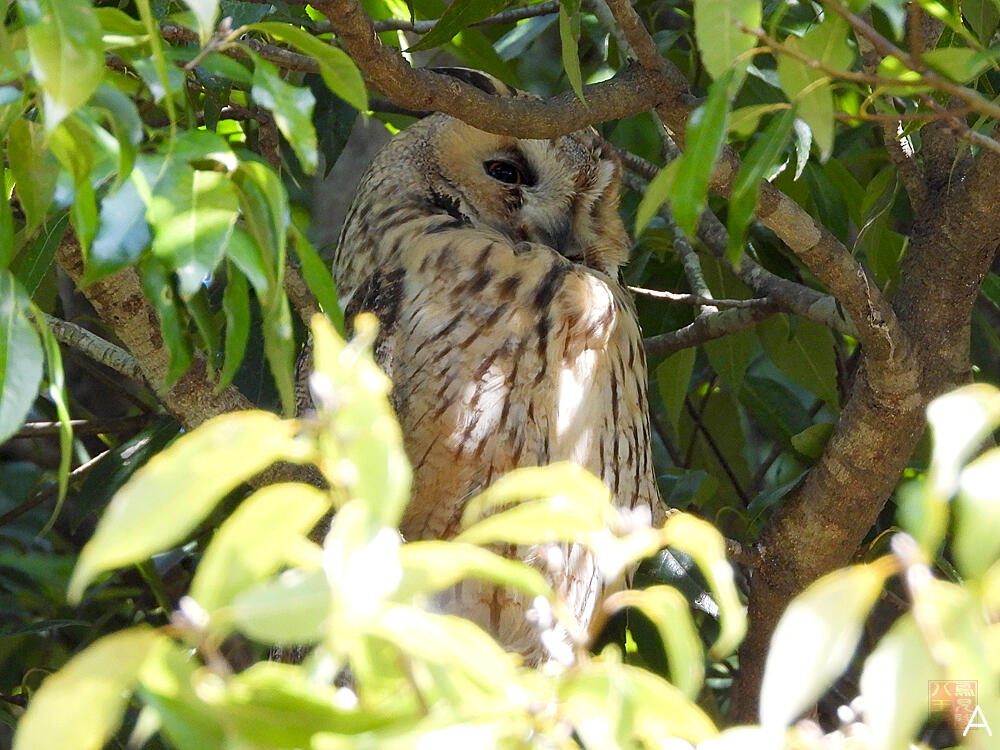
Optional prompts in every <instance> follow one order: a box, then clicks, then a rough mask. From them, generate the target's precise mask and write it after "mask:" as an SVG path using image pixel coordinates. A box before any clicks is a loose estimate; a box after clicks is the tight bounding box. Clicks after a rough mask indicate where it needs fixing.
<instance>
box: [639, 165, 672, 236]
mask: <svg viewBox="0 0 1000 750" xmlns="http://www.w3.org/2000/svg"><path fill="white" fill-rule="evenodd" d="M678 162H679V160H677V159H675V160H674V161H672V162H670V163H669V164H667V166H665V167H664V168H663V169H661V170H660V171H659V172H657V173H656V177H654V178H653V179H652V180H651V181H650V183H649V186H648V187H647V188H646V192H645V193H643V194H642V200H641V201H639V208H638V209H636V212H635V229H634V230H633V231H634V232H635V235H636V237H638V236H639V235H640V234H642V232H643V230H644V229H645V228H646V227H647V226H648V225H649V222H650V220H651V219H652V218H653V217H654V216H656V213H657V211H659V210H660V206H662V205H663V202H664V201H665V200H666V199H667V198H668V197H669V196H670V192H671V190H672V189H673V184H674V181H675V180H676V179H677V168H678V166H679V163H678Z"/></svg>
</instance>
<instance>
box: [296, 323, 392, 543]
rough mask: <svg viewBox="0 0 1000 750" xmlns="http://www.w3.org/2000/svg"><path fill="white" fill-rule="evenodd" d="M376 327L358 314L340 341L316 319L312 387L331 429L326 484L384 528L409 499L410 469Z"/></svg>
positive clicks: (326, 446) (314, 324)
mask: <svg viewBox="0 0 1000 750" xmlns="http://www.w3.org/2000/svg"><path fill="white" fill-rule="evenodd" d="M376 327H377V323H376V321H375V319H374V317H373V316H358V318H357V320H356V321H355V337H354V339H352V340H351V341H350V342H349V343H344V341H343V339H341V338H340V337H339V336H338V335H337V334H336V332H335V331H334V330H333V326H332V325H331V324H330V322H329V321H328V320H326V318H323V317H322V316H318V315H317V316H316V317H314V318H313V323H312V331H313V359H314V363H315V365H314V372H313V375H312V378H311V379H310V385H311V386H312V388H313V393H314V394H315V395H316V396H317V397H318V398H317V404H316V406H317V408H318V410H319V412H320V418H321V419H324V420H328V424H329V426H330V430H329V433H328V434H329V437H330V441H329V442H328V443H326V444H324V445H323V450H324V456H325V459H326V461H327V462H328V463H327V465H326V466H324V472H325V473H326V475H327V477H328V478H329V479H330V482H331V483H332V484H334V485H336V486H342V487H344V488H345V489H346V490H347V492H348V495H349V496H350V497H352V498H356V499H358V500H360V501H361V502H362V503H364V504H365V505H366V506H367V507H368V509H369V510H370V511H371V513H372V515H373V516H374V517H375V518H376V519H378V520H379V521H380V522H381V523H382V524H383V525H385V526H396V525H397V524H398V523H399V519H400V517H401V516H402V513H403V509H404V508H405V506H406V503H407V502H409V499H410V479H411V470H410V464H409V461H408V460H407V458H406V452H405V450H404V449H403V436H402V432H401V430H400V428H399V423H398V422H397V421H396V418H395V414H394V412H393V411H392V406H391V405H390V404H389V398H388V397H389V391H390V390H391V388H392V383H391V381H390V380H389V378H388V377H386V375H385V373H383V372H382V370H380V369H379V367H378V365H377V364H376V363H375V359H374V356H373V354H372V347H373V346H374V341H375V333H376ZM344 465H346V466H349V467H351V469H352V471H345V470H344V469H343V466H344ZM345 475H346V476H345Z"/></svg>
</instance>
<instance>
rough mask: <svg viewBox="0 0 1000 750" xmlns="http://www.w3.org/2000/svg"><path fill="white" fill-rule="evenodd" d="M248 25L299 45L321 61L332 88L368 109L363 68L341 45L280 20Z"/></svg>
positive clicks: (304, 51)
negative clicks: (355, 62) (338, 45)
mask: <svg viewBox="0 0 1000 750" xmlns="http://www.w3.org/2000/svg"><path fill="white" fill-rule="evenodd" d="M248 28H250V29H253V30H255V31H262V32H264V33H265V34H267V35H269V36H271V37H274V38H275V39H279V40H281V41H283V42H287V43H288V44H291V45H292V46H294V47H297V48H298V49H299V51H300V52H302V53H303V54H306V55H309V56H310V57H312V58H313V59H314V60H315V61H316V62H317V63H318V64H319V74H320V76H322V78H323V82H324V83H325V84H326V85H327V86H328V87H329V89H330V91H332V92H333V93H334V94H336V95H337V96H339V97H340V98H341V99H343V100H344V101H345V102H347V103H348V104H350V105H351V106H352V107H354V108H355V109H357V110H360V111H361V112H365V111H367V110H368V92H367V91H366V90H365V82H364V79H362V77H361V71H359V70H358V66H357V65H355V64H354V60H352V59H351V57H350V55H348V54H347V53H346V52H344V51H343V50H342V49H340V48H339V47H334V46H333V45H332V44H330V43H328V42H324V41H323V40H321V39H317V38H316V37H314V36H313V35H312V34H310V33H309V32H307V31H305V30H304V29H301V28H299V27H298V26H292V25H291V24H288V23H278V22H276V21H270V22H264V23H255V24H253V25H251V26H249V27H248Z"/></svg>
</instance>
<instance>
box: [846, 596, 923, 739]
mask: <svg viewBox="0 0 1000 750" xmlns="http://www.w3.org/2000/svg"><path fill="white" fill-rule="evenodd" d="M941 677H942V675H941V670H940V668H939V667H938V666H937V665H936V664H935V663H934V660H933V659H932V658H931V654H930V652H929V651H928V650H927V646H926V644H925V643H924V639H923V636H922V635H921V633H920V628H919V627H918V626H917V623H916V621H915V620H914V619H913V614H912V613H910V612H908V613H905V614H904V615H903V616H902V617H900V618H899V619H898V620H896V622H895V623H893V626H892V627H891V628H890V629H889V632H888V633H886V634H885V635H884V636H883V637H882V640H880V641H879V644H878V646H876V647H875V650H874V651H872V652H871V654H869V656H868V658H867V659H865V666H864V669H862V671H861V680H860V686H861V697H862V699H863V700H864V707H865V723H866V724H867V725H868V727H869V728H870V729H871V743H872V746H873V747H879V748H885V750H907V748H909V747H911V745H910V742H911V741H912V740H913V738H914V737H915V736H916V735H917V732H918V730H919V729H920V726H921V725H922V724H923V723H924V720H925V719H926V717H927V692H928V683H929V682H930V681H931V680H935V679H941Z"/></svg>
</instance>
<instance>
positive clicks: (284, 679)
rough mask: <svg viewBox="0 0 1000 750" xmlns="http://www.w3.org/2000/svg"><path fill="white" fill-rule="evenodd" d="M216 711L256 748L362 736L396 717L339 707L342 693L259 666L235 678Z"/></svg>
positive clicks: (287, 670)
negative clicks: (326, 736)
mask: <svg viewBox="0 0 1000 750" xmlns="http://www.w3.org/2000/svg"><path fill="white" fill-rule="evenodd" d="M215 707H216V709H217V711H218V713H219V715H220V716H221V717H222V718H223V720H224V721H225V723H226V726H228V727H231V728H232V730H233V732H234V733H235V734H236V735H238V736H239V737H241V738H242V739H243V740H244V741H245V742H247V743H248V744H249V745H251V746H253V747H268V748H303V747H310V746H311V740H312V737H313V735H314V734H318V733H321V732H335V733H337V734H348V735H350V734H357V733H359V732H367V731H371V730H373V729H375V728H377V727H379V726H382V725H385V724H388V723H389V722H390V721H392V719H394V718H396V717H395V716H393V715H392V714H389V715H384V714H383V713H382V712H381V711H378V710H364V709H356V710H347V709H344V708H340V707H338V699H337V689H336V688H334V687H331V686H329V685H323V684H319V683H316V682H312V681H309V680H308V679H307V678H306V675H305V673H304V672H303V670H302V669H300V668H298V667H295V666H293V665H290V664H275V663H273V662H266V661H264V662H258V663H257V664H254V665H253V666H252V667H250V668H249V669H247V670H245V671H244V672H241V673H240V674H238V675H236V676H235V677H233V679H232V680H230V682H229V684H228V685H227V686H226V690H225V692H224V693H222V694H221V695H220V696H219V699H218V702H217V703H216V706H215Z"/></svg>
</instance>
